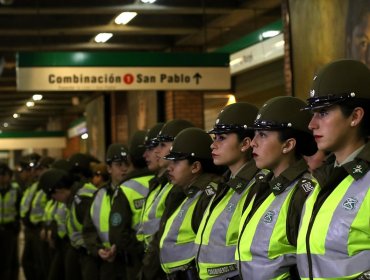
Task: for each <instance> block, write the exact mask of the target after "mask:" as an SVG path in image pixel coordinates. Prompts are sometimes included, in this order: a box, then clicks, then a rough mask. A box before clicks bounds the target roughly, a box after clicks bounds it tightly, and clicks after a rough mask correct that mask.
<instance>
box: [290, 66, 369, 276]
mask: <svg viewBox="0 0 370 280" xmlns="http://www.w3.org/2000/svg"><path fill="white" fill-rule="evenodd" d="M306 108H307V109H310V110H311V111H312V112H313V117H312V119H311V122H310V124H309V128H310V129H311V130H312V131H313V134H314V136H315V140H316V142H317V145H318V148H319V149H320V150H325V151H329V152H332V153H333V157H331V158H329V159H328V160H327V161H326V163H325V164H324V166H322V167H321V168H318V169H317V170H316V171H315V172H314V176H315V177H316V178H317V180H318V182H319V185H318V186H316V187H315V189H314V190H313V192H312V195H311V196H310V197H309V198H308V199H307V201H306V204H305V208H304V215H303V217H302V221H301V226H300V230H299V235H298V248H297V260H298V270H299V274H300V276H301V278H302V279H329V278H330V279H369V275H370V261H369V260H370V244H369V237H370V227H369V219H370V218H369V215H370V196H369V194H370V192H369V188H370V172H369V170H370V169H369V166H370V153H369V152H370V146H369V143H368V139H369V128H370V117H369V116H370V70H369V69H368V67H366V65H365V64H363V63H361V62H359V61H354V60H339V61H334V62H332V63H329V64H327V65H326V66H324V67H323V68H322V69H321V70H320V71H319V72H318V74H317V76H315V77H314V79H313V84H312V88H311V90H310V98H309V99H308V106H307V107H306Z"/></svg>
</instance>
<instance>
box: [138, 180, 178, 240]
mask: <svg viewBox="0 0 370 280" xmlns="http://www.w3.org/2000/svg"><path fill="white" fill-rule="evenodd" d="M172 187H173V185H172V184H170V183H167V184H166V185H165V186H164V187H163V188H162V189H161V187H160V186H158V187H157V189H158V190H157V191H155V190H153V191H152V192H151V193H150V194H149V197H148V198H147V200H146V202H145V204H144V208H143V210H142V216H141V223H140V224H139V226H138V233H137V236H138V238H139V240H140V239H141V240H144V243H145V244H146V245H148V244H149V243H150V241H151V239H152V236H153V235H154V234H155V233H156V232H157V231H158V229H159V223H160V220H161V217H162V215H163V211H164V209H165V201H166V199H167V196H168V194H169V193H170V191H171V189H172ZM140 236H143V237H140Z"/></svg>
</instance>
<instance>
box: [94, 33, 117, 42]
mask: <svg viewBox="0 0 370 280" xmlns="http://www.w3.org/2000/svg"><path fill="white" fill-rule="evenodd" d="M112 36H113V34H112V33H99V34H98V35H96V36H95V42H97V43H105V42H106V41H108V40H109V39H110V38H112Z"/></svg>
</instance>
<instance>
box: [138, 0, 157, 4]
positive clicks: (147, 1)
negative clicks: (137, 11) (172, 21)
mask: <svg viewBox="0 0 370 280" xmlns="http://www.w3.org/2000/svg"><path fill="white" fill-rule="evenodd" d="M140 1H141V2H142V3H145V4H153V3H154V2H155V1H157V0H140Z"/></svg>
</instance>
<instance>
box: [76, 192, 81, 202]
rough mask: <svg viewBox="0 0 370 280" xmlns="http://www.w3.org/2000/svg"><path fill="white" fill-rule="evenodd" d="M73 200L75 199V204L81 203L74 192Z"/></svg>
mask: <svg viewBox="0 0 370 280" xmlns="http://www.w3.org/2000/svg"><path fill="white" fill-rule="evenodd" d="M74 201H75V203H76V204H80V203H81V198H80V197H79V196H78V195H77V194H76V195H75V196H74Z"/></svg>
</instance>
